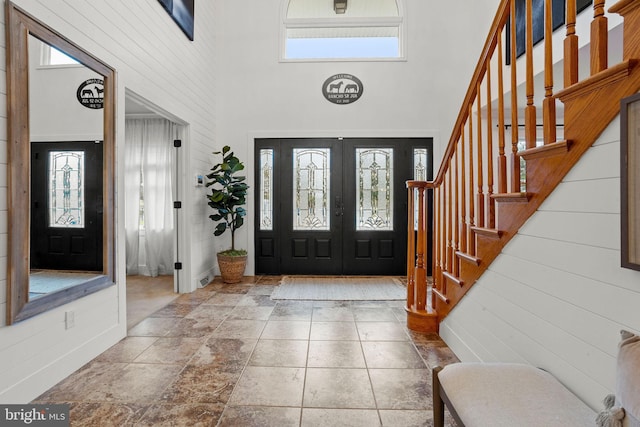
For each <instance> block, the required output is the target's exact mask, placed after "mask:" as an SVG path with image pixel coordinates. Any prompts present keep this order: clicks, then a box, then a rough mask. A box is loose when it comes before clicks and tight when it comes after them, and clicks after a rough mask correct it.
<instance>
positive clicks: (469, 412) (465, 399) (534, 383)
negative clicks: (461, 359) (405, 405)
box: [438, 363, 596, 427]
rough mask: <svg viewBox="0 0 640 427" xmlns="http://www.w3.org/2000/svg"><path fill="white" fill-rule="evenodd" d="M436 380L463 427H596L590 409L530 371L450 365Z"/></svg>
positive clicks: (491, 365) (501, 365)
mask: <svg viewBox="0 0 640 427" xmlns="http://www.w3.org/2000/svg"><path fill="white" fill-rule="evenodd" d="M438 378H439V379H440V384H441V387H442V389H443V390H444V392H445V394H446V395H447V397H448V398H449V400H450V401H451V404H452V406H453V407H454V408H455V411H456V412H457V413H458V416H459V417H460V419H461V420H462V422H463V423H464V424H465V426H466V427H485V426H486V427H500V426H505V427H513V426H519V427H524V426H534V427H540V426H545V427H556V426H557V427H572V426H575V427H585V426H595V419H596V413H595V412H594V411H593V410H592V409H591V408H589V407H588V406H587V405H585V404H584V403H583V402H582V401H581V400H580V399H578V398H577V397H576V396H575V395H574V394H573V393H571V392H570V391H569V390H567V389H566V388H565V387H564V386H563V385H562V384H561V383H560V382H558V380H557V379H555V378H554V377H553V376H552V375H551V374H549V373H547V372H545V371H543V370H541V369H538V368H535V367H533V366H529V365H524V364H514V363H454V364H451V365H447V366H446V367H445V368H444V369H443V370H442V371H441V372H440V373H439V374H438Z"/></svg>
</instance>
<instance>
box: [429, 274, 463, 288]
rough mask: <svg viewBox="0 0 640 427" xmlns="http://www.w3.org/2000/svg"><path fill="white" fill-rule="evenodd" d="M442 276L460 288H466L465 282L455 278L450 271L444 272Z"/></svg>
mask: <svg viewBox="0 0 640 427" xmlns="http://www.w3.org/2000/svg"><path fill="white" fill-rule="evenodd" d="M442 275H443V276H444V277H446V278H447V279H448V280H451V281H452V282H454V283H455V284H457V285H458V286H464V281H463V280H462V279H461V278H459V277H457V276H455V275H454V274H453V273H449V272H448V271H443V272H442ZM436 291H437V289H436Z"/></svg>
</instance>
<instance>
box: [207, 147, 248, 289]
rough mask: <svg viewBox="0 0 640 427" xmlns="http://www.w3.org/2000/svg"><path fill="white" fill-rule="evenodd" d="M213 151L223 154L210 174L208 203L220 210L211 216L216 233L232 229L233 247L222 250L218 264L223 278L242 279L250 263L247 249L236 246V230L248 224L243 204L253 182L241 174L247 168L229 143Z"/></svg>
mask: <svg viewBox="0 0 640 427" xmlns="http://www.w3.org/2000/svg"><path fill="white" fill-rule="evenodd" d="M213 154H215V155H216V156H217V155H221V156H222V161H221V162H220V163H217V164H215V165H214V166H213V167H212V168H211V173H209V174H208V175H207V178H208V179H209V180H208V181H207V183H206V186H207V187H211V192H210V193H209V194H207V199H208V200H209V203H208V204H209V206H211V207H212V208H213V209H215V211H216V213H214V214H212V215H209V218H211V220H213V221H214V222H217V225H216V228H215V231H214V232H213V235H214V236H221V235H222V234H224V233H225V232H226V231H227V230H229V231H230V232H231V249H227V250H225V251H222V252H218V254H217V257H218V266H219V267H220V274H221V276H222V281H223V282H225V283H238V282H239V281H240V280H241V279H242V276H243V275H244V269H245V267H246V265H247V251H246V250H244V249H236V240H235V233H236V230H237V229H239V228H240V227H242V225H243V224H244V216H245V215H246V214H247V211H246V210H245V209H244V208H243V206H244V205H245V204H246V203H247V190H248V189H249V186H248V185H247V184H246V183H245V182H244V181H245V179H246V177H245V176H240V175H237V173H238V172H240V171H242V170H243V169H244V164H243V163H242V162H241V161H240V159H238V158H237V157H236V156H235V154H234V153H233V151H231V148H230V147H229V146H228V145H226V146H224V147H223V148H222V151H216V152H214V153H213Z"/></svg>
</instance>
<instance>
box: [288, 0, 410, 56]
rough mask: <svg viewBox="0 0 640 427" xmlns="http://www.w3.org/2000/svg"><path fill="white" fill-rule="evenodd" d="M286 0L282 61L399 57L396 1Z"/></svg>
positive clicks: (399, 24) (399, 18) (400, 40)
mask: <svg viewBox="0 0 640 427" xmlns="http://www.w3.org/2000/svg"><path fill="white" fill-rule="evenodd" d="M344 4H346V9H340V8H335V7H334V1H333V0H324V1H322V0H288V5H287V9H286V16H285V19H284V31H283V33H284V53H283V55H282V56H283V59H285V60H349V59H353V60H382V59H387V60H388V59H402V58H403V57H404V48H403V37H402V35H403V18H402V13H401V12H402V11H401V8H400V7H399V5H398V3H397V0H347V1H346V2H344Z"/></svg>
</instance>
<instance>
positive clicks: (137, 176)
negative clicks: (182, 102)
mask: <svg viewBox="0 0 640 427" xmlns="http://www.w3.org/2000/svg"><path fill="white" fill-rule="evenodd" d="M177 132H178V129H177V126H176V125H175V124H174V123H171V122H170V121H168V120H165V119H127V120H126V126H125V134H126V138H125V235H126V250H127V274H144V275H150V276H157V275H159V274H173V258H174V256H173V244H174V236H173V228H174V223H173V189H172V179H171V176H172V173H173V152H174V148H173V140H174V139H176V138H177ZM141 193H142V194H141ZM141 199H142V201H143V206H144V208H143V209H140V200H141ZM140 215H143V218H140ZM141 224H144V226H141ZM141 230H143V233H144V234H141ZM141 242H143V245H141ZM141 254H144V256H141ZM141 261H144V264H145V268H144V270H140V267H141V264H142V263H141Z"/></svg>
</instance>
